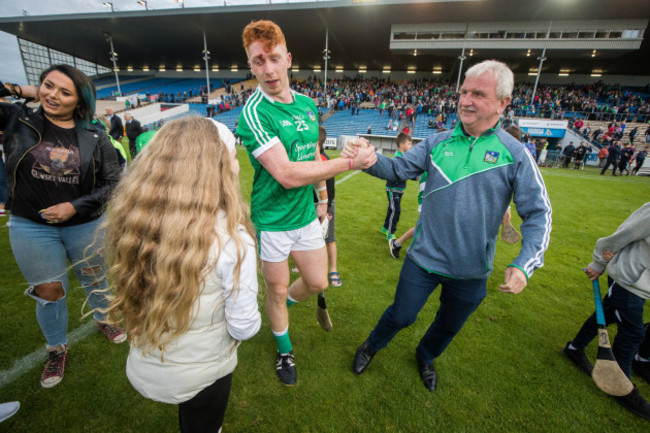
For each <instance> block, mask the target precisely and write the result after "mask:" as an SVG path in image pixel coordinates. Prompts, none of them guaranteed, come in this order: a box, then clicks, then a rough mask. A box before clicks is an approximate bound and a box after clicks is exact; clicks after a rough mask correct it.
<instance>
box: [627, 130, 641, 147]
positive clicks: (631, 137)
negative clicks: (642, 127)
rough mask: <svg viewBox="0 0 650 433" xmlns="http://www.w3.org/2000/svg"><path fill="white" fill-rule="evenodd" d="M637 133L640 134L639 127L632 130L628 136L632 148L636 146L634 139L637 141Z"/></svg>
mask: <svg viewBox="0 0 650 433" xmlns="http://www.w3.org/2000/svg"><path fill="white" fill-rule="evenodd" d="M637 132H639V127H638V126H635V127H634V128H632V130H631V131H630V133H629V134H628V135H627V137H628V138H629V140H630V144H631V145H632V146H634V139H635V137H636V134H637Z"/></svg>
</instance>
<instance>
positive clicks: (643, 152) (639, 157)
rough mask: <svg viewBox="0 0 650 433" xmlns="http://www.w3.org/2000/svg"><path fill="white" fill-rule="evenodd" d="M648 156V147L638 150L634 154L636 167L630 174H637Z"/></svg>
mask: <svg viewBox="0 0 650 433" xmlns="http://www.w3.org/2000/svg"><path fill="white" fill-rule="evenodd" d="M647 154H648V146H646V147H645V148H641V149H639V151H638V152H637V153H636V157H635V159H636V166H635V167H634V170H632V174H637V173H638V172H639V169H640V168H641V167H643V163H644V162H645V158H646V156H647Z"/></svg>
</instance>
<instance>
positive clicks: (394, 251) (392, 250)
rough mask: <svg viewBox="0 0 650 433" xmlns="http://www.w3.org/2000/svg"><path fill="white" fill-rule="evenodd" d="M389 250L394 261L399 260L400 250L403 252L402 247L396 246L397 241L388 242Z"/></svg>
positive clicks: (390, 240)
mask: <svg viewBox="0 0 650 433" xmlns="http://www.w3.org/2000/svg"><path fill="white" fill-rule="evenodd" d="M388 249H389V250H390V255H391V256H393V258H394V259H399V250H401V249H402V247H401V246H399V247H398V246H397V245H395V239H389V240H388Z"/></svg>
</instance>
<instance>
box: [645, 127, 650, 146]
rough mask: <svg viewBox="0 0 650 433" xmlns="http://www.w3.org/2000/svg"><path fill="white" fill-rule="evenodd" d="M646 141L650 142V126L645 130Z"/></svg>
mask: <svg viewBox="0 0 650 433" xmlns="http://www.w3.org/2000/svg"><path fill="white" fill-rule="evenodd" d="M645 142H646V144H650V126H649V127H647V128H646V130H645Z"/></svg>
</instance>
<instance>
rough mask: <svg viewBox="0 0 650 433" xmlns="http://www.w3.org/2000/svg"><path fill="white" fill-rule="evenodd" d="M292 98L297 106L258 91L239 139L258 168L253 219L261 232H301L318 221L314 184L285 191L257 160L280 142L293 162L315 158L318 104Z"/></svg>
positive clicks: (246, 112) (244, 116) (239, 128)
mask: <svg viewBox="0 0 650 433" xmlns="http://www.w3.org/2000/svg"><path fill="white" fill-rule="evenodd" d="M292 94H293V97H294V100H293V102H292V103H291V104H283V103H281V102H278V101H275V100H273V99H272V98H271V97H270V96H268V95H266V94H265V93H264V92H263V91H262V89H261V88H259V87H258V88H257V90H256V91H255V92H254V93H253V94H252V95H251V97H250V98H249V99H248V101H247V102H246V105H244V108H243V110H242V112H241V114H240V115H239V124H238V126H237V135H238V136H239V137H240V138H241V139H242V141H243V142H244V145H245V146H246V150H247V151H248V157H249V159H250V161H251V164H252V165H253V168H254V169H255V176H254V178H253V194H252V199H251V219H252V220H253V224H255V228H256V229H257V230H264V231H287V230H295V229H299V228H302V227H305V226H306V225H308V224H309V223H311V222H312V221H314V220H315V219H316V209H315V207H314V200H313V190H314V189H313V186H312V185H306V186H301V187H298V188H292V189H285V188H284V187H283V186H282V185H280V183H279V182H277V181H276V180H275V179H274V178H273V176H271V174H270V173H269V172H268V171H266V169H265V168H264V167H262V164H260V163H259V162H257V158H258V157H259V156H260V155H261V154H262V153H264V152H265V151H266V150H268V149H270V148H271V147H273V146H275V145H276V144H277V143H280V144H281V145H282V146H284V148H285V150H286V151H287V155H288V156H289V160H291V161H313V160H314V158H315V155H316V144H317V142H318V117H317V113H318V111H317V109H316V104H314V101H313V100H312V99H311V98H309V97H308V96H305V95H301V94H299V93H295V92H293V91H292Z"/></svg>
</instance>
